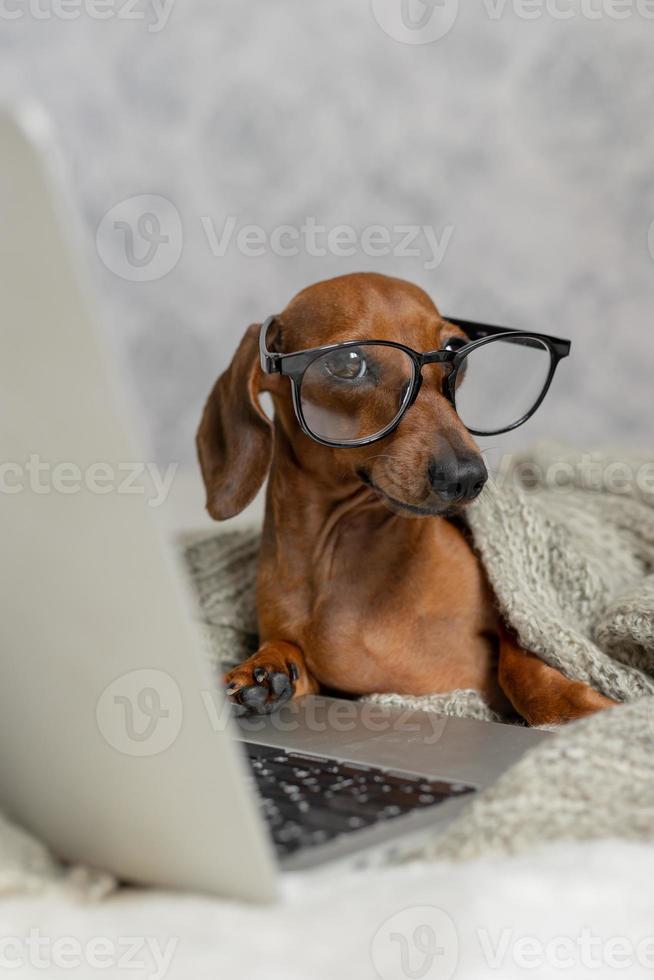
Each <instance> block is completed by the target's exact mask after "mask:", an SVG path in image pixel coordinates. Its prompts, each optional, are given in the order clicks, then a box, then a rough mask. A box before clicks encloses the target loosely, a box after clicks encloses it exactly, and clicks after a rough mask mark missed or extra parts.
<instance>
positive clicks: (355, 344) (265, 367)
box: [259, 314, 571, 449]
mask: <svg viewBox="0 0 654 980" xmlns="http://www.w3.org/2000/svg"><path fill="white" fill-rule="evenodd" d="M276 316H277V314H273V315H272V316H269V317H267V318H266V319H265V320H264V322H263V323H262V324H261V330H260V332H259V359H260V362H261V370H262V371H263V372H264V374H281V375H283V376H284V377H287V378H290V381H291V395H292V399H293V409H294V411H295V416H296V418H297V420H298V423H299V425H300V428H301V429H302V431H303V432H304V434H305V435H307V436H309V438H310V439H313V440H314V442H318V443H320V444H321V445H323V446H331V447H335V448H338V449H355V448H356V447H357V446H368V445H370V444H371V443H373V442H378V441H379V440H380V439H384V438H385V437H386V436H388V435H390V434H391V433H392V432H394V431H395V430H396V429H397V427H398V425H399V424H400V422H401V421H402V418H403V416H404V413H405V412H406V411H407V410H408V409H409V408H411V406H412V405H413V403H414V402H415V400H416V398H417V397H418V394H419V393H420V388H421V386H422V369H423V367H425V365H427V364H446V365H449V366H450V370H449V371H448V373H447V374H446V375H445V378H444V379H443V394H444V396H445V397H446V398H447V400H448V401H449V402H450V404H451V405H452V407H453V408H454V411H456V392H455V389H456V378H457V375H458V372H459V370H460V368H461V365H462V364H464V363H465V360H466V358H467V356H468V355H469V354H470V353H472V351H474V350H477V349H478V348H480V347H483V346H484V345H485V344H488V343H491V342H492V341H494V340H497V339H498V338H500V337H503V338H504V339H506V340H508V341H509V342H511V343H516V344H523V345H524V346H526V347H528V346H535V345H536V344H537V345H538V346H539V347H540V346H541V345H542V346H544V347H546V348H547V350H548V351H549V354H550V369H549V373H548V375H547V378H546V380H545V384H544V386H543V390H542V391H541V393H540V396H539V398H538V399H537V401H536V402H535V404H534V405H532V407H531V409H530V410H529V411H528V412H527V413H526V414H525V415H523V416H522V418H520V419H518V421H517V422H513V423H512V424H511V425H507V426H506V427H505V428H503V429H492V430H489V431H483V430H480V429H471V428H469V427H468V426H466V428H467V429H468V432H470V433H471V434H472V435H474V436H496V435H501V434H502V433H504V432H511V431H512V430H513V429H517V428H518V427H519V426H521V425H524V423H525V422H527V421H528V420H529V419H530V418H531V417H532V415H533V414H534V413H535V412H536V411H537V410H538V408H539V407H540V405H541V404H542V402H543V399H544V398H545V396H546V394H547V392H548V390H549V387H550V385H551V383H552V378H553V377H554V373H555V371H556V369H557V367H558V365H559V362H560V361H562V360H563V358H564V357H567V356H568V354H569V353H570V347H571V341H569V340H564V339H563V338H561V337H552V336H550V335H549V334H544V333H534V332H533V331H531V330H512V329H511V328H509V327H498V326H494V325H492V324H490V323H478V322H477V321H475V320H461V319H459V318H458V317H451V316H448V317H445V318H444V319H445V320H446V322H447V323H451V324H453V325H454V326H455V327H459V328H460V329H461V330H463V332H464V333H466V334H467V335H468V336H469V337H470V338H471V340H470V342H469V343H467V344H465V343H464V344H463V346H462V347H457V348H453V349H449V348H443V349H439V350H431V351H424V352H422V353H420V351H416V350H414V349H413V348H412V347H407V346H406V344H401V343H399V342H398V341H395V340H346V341H343V342H341V343H336V344H324V345H323V346H322V347H311V348H309V349H307V350H300V351H293V352H292V353H288V354H278V353H276V352H275V351H270V350H268V347H267V346H266V336H267V334H268V330H269V329H270V326H271V324H272V323H273V322H274V321H275V319H276ZM371 345H375V346H381V347H395V348H397V350H401V351H403V352H404V353H405V354H407V355H408V357H409V358H410V359H411V363H412V365H413V374H412V377H411V383H410V385H409V387H408V389H407V393H406V395H405V396H404V399H403V401H402V404H401V405H400V408H399V409H398V412H397V414H396V416H395V418H394V419H393V420H392V422H390V423H389V424H388V425H387V426H386V427H385V428H384V429H381V430H380V431H379V432H378V433H376V434H375V435H373V436H366V437H365V438H363V439H352V440H347V441H345V442H341V441H339V440H336V439H324V438H322V437H321V436H318V435H316V434H315V433H314V432H312V431H311V429H310V428H309V426H308V425H307V422H306V419H305V417H304V412H303V411H302V399H301V389H302V379H303V377H304V373H305V371H306V370H307V368H308V367H309V366H310V365H311V364H312V363H313V362H314V361H315V360H317V359H318V358H319V357H322V356H323V354H326V353H328V352H329V351H332V350H347V349H349V348H360V347H369V346H371Z"/></svg>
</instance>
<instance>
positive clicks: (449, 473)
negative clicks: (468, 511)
mask: <svg viewBox="0 0 654 980" xmlns="http://www.w3.org/2000/svg"><path fill="white" fill-rule="evenodd" d="M487 479H488V470H487V469H486V466H485V464H484V461H483V459H482V458H481V456H464V457H453V458H452V459H450V460H446V461H443V460H438V459H434V460H432V461H431V463H430V464H429V482H430V484H431V487H432V489H433V490H434V491H435V492H436V493H437V494H438V495H439V497H442V498H443V500H446V501H447V502H448V503H466V502H467V501H469V500H474V499H475V497H478V496H479V494H480V493H481V491H482V490H483V488H484V484H485V483H486V480H487Z"/></svg>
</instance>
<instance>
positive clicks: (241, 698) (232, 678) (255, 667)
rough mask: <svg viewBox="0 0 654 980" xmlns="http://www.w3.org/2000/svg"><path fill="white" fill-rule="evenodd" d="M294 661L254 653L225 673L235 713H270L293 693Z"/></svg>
mask: <svg viewBox="0 0 654 980" xmlns="http://www.w3.org/2000/svg"><path fill="white" fill-rule="evenodd" d="M299 676H300V672H299V669H298V667H297V664H295V663H294V662H293V661H292V660H291V661H288V662H279V663H272V662H271V660H270V658H269V657H261V656H259V655H258V654H255V655H254V656H253V657H250V659H249V660H246V661H245V663H243V664H240V665H239V666H238V667H235V668H234V669H233V670H230V671H229V672H228V673H227V674H225V685H226V687H227V697H228V699H229V702H230V704H231V705H232V710H233V712H234V714H235V715H269V714H270V713H271V712H273V711H276V710H277V708H279V707H281V705H282V704H284V703H285V702H286V701H290V699H291V698H292V697H293V695H294V693H295V688H296V682H297V680H298V677H299Z"/></svg>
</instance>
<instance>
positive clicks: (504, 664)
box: [197, 274, 614, 725]
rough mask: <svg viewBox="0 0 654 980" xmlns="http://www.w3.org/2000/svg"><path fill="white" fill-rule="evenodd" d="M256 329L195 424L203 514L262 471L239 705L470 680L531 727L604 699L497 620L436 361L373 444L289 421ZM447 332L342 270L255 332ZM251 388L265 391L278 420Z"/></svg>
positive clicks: (408, 297) (238, 497)
mask: <svg viewBox="0 0 654 980" xmlns="http://www.w3.org/2000/svg"><path fill="white" fill-rule="evenodd" d="M259 332H260V327H259V325H258V324H253V325H252V326H250V327H249V328H248V329H247V330H246V332H245V335H244V337H243V339H242V341H241V343H240V346H239V347H238V349H237V351H236V353H235V355H234V358H233V360H232V363H231V365H230V366H229V368H228V369H227V371H225V373H224V374H223V375H221V377H220V378H219V379H218V381H217V382H216V384H215V386H214V388H213V390H212V392H211V394H210V395H209V399H208V401H207V403H206V406H205V409H204V414H203V418H202V421H201V424H200V427H199V430H198V436H197V446H198V453H199V459H200V466H201V470H202V475H203V479H204V483H205V487H206V493H207V509H208V511H209V514H210V515H211V516H212V517H213V518H215V519H216V520H225V519H227V518H230V517H232V516H234V515H235V514H237V513H239V512H240V511H241V510H242V509H243V508H244V507H245V506H246V505H247V504H248V503H249V502H250V501H251V500H252V499H253V498H254V496H255V495H256V493H257V491H258V490H259V489H260V487H261V485H262V483H263V481H264V479H265V477H266V475H268V487H267V497H266V514H265V521H264V527H263V536H262V543H261V552H260V556H259V565H258V575H257V615H258V624H259V635H260V647H259V649H258V651H257V652H256V653H255V654H253V655H252V656H251V657H249V658H248V659H247V660H246V661H245V662H244V663H242V664H241V665H240V666H238V667H236V668H235V669H234V670H230V671H229V672H228V673H227V675H226V676H225V682H226V685H227V691H228V694H229V696H230V700H231V702H232V703H233V705H234V706H235V709H236V711H237V713H268V712H270V711H272V710H274V709H275V708H276V707H277V706H278V705H280V704H282V703H283V702H284V701H286V700H288V699H289V698H291V697H298V696H301V695H304V694H307V693H316V692H318V691H319V690H321V689H323V690H325V689H327V690H331V691H335V692H340V693H342V694H345V695H349V696H356V695H364V694H370V693H372V692H398V693H400V694H407V695H421V694H434V693H441V692H448V691H452V690H455V689H460V688H474V689H475V690H477V691H479V692H480V694H481V695H482V697H483V698H484V699H485V701H486V702H487V703H488V704H489V705H490V707H491V708H493V709H494V710H496V711H498V712H499V713H500V714H501V715H503V716H511V715H514V716H515V715H516V714H517V715H518V716H521V717H522V718H523V719H525V720H526V721H527V722H528V723H529V724H531V725H543V724H557V723H561V722H566V721H569V720H572V719H576V718H580V717H583V716H585V715H589V714H592V713H593V712H595V711H598V710H600V709H602V708H606V707H608V706H610V705H611V704H613V703H614V702H612V701H610V700H609V699H608V698H606V697H604V696H603V695H602V694H600V693H599V692H597V691H595V690H593V689H592V688H590V687H589V686H587V685H586V684H584V683H581V682H579V681H574V680H571V679H569V678H568V677H565V676H564V675H563V674H562V673H560V672H559V671H557V670H555V669H554V668H552V667H550V666H548V665H547V664H545V663H544V662H543V661H542V660H540V659H539V658H538V657H537V656H535V655H534V654H532V653H529V652H528V651H526V650H524V649H522V648H521V647H520V645H519V643H518V642H517V641H516V639H515V638H514V637H513V636H512V635H511V633H510V632H509V631H508V629H507V628H506V627H505V626H504V624H503V623H502V621H501V619H500V616H499V613H498V611H497V608H496V604H495V602H494V597H493V595H492V594H491V591H490V587H489V584H488V582H487V580H486V577H485V574H484V570H483V568H482V565H481V563H480V561H479V558H478V557H477V556H476V554H475V552H474V551H473V549H472V547H471V543H470V540H469V537H468V535H467V533H466V530H465V526H464V524H463V522H462V521H460V519H459V518H458V517H457V513H458V512H459V511H460V510H461V508H463V507H465V505H466V503H468V502H469V501H470V500H472V499H473V498H474V497H475V496H477V495H478V493H479V492H480V490H481V488H482V487H483V485H484V482H485V481H486V478H487V473H486V468H485V465H484V462H483V460H482V456H481V453H480V451H479V449H478V447H477V445H476V443H475V442H474V440H473V438H472V436H471V435H470V433H469V432H468V430H467V429H466V428H465V427H464V425H463V423H462V421H461V420H460V418H459V417H458V415H457V413H456V411H455V409H454V407H453V405H452V403H451V401H450V400H448V399H447V398H446V397H445V396H444V394H443V376H444V366H443V364H440V363H433V364H428V365H426V366H425V368H424V370H423V372H422V385H421V388H420V392H419V395H418V396H417V397H416V399H415V402H414V403H413V404H412V405H411V406H410V408H408V410H407V411H406V412H405V414H404V415H403V417H402V419H401V422H400V423H399V425H397V427H396V428H395V429H394V430H393V431H392V432H389V434H388V435H386V436H385V437H384V438H383V439H381V440H380V441H377V442H371V443H370V444H361V445H355V446H345V447H343V446H332V445H329V446H328V445H324V444H322V443H320V442H318V441H316V440H315V439H314V438H311V437H310V436H309V435H307V434H306V433H305V432H304V431H302V428H301V427H300V425H299V424H298V421H297V417H296V411H295V409H294V406H293V403H292V398H291V384H290V381H289V379H288V378H287V377H283V376H282V375H280V374H278V373H273V374H266V373H264V371H263V370H262V368H261V364H260V360H259ZM459 338H461V339H462V340H463V341H466V342H467V340H468V338H467V337H466V335H465V334H464V333H463V332H462V331H461V330H460V329H459V328H458V327H457V326H455V325H453V324H452V323H450V322H448V321H447V320H445V319H444V318H443V317H442V316H441V315H440V313H439V311H438V309H437V308H436V306H435V305H434V303H433V302H432V301H431V299H430V298H429V297H428V296H427V295H426V293H424V292H423V291H422V290H421V289H419V288H418V287H416V286H414V285H411V284H410V283H408V282H405V281H402V280H399V279H394V278H390V277H386V276H381V275H377V274H355V275H347V276H341V277H338V278H335V279H331V280H327V281H325V282H320V283H317V284H316V285H313V286H310V287H308V288H307V289H304V290H303V291H302V292H300V293H299V294H298V295H297V296H296V297H295V298H294V299H293V300H292V301H291V302H290V303H289V305H288V306H287V307H286V309H285V310H284V311H283V313H281V314H279V315H278V316H276V317H275V318H274V320H273V321H272V323H271V325H270V329H269V333H268V341H267V343H268V345H269V348H270V350H274V351H278V352H280V353H284V352H287V353H288V352H296V351H302V350H306V349H309V348H315V347H318V346H322V345H325V344H331V343H341V342H345V341H358V342H362V341H365V340H371V339H373V340H381V341H384V340H386V341H396V342H397V341H399V342H401V343H402V344H405V345H406V346H407V347H411V348H412V349H413V350H415V351H435V350H437V349H438V350H442V349H445V348H446V347H447V345H448V344H450V343H451V342H452V341H453V340H457V339H459ZM459 343H461V340H459ZM348 370H350V368H348ZM262 391H267V392H269V393H270V395H271V396H272V401H273V404H274V419H273V421H271V420H270V419H269V418H268V416H267V415H266V414H265V413H264V411H263V410H262V408H261V406H260V404H259V401H258V396H259V394H260V392H262Z"/></svg>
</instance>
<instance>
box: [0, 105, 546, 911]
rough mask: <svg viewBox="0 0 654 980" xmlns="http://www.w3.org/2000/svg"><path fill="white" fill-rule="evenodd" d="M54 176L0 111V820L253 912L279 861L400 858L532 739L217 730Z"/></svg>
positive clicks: (345, 730)
mask: <svg viewBox="0 0 654 980" xmlns="http://www.w3.org/2000/svg"><path fill="white" fill-rule="evenodd" d="M58 160H59V158H58V156H57V154H56V151H55V149H54V146H53V143H52V139H51V135H50V132H49V128H48V124H47V121H46V120H45V118H44V117H43V115H42V114H41V112H40V111H39V110H38V109H37V108H35V107H27V108H23V109H20V110H18V111H16V112H14V113H5V114H4V115H3V116H2V118H1V119H0V202H1V207H0V213H1V215H2V221H1V223H0V283H1V290H0V302H1V303H2V315H1V317H0V331H1V333H2V356H1V357H0V525H1V526H0V540H1V542H2V552H1V554H2V558H1V561H0V596H1V599H0V602H1V603H2V613H1V615H0V649H1V650H2V657H3V660H4V663H3V672H2V673H3V682H2V685H1V686H0V807H1V808H2V810H3V811H4V812H5V813H6V814H7V815H8V816H9V817H11V818H12V819H13V820H15V821H16V822H18V823H19V824H21V825H22V826H24V827H26V828H27V829H29V830H30V831H32V832H34V833H35V834H37V835H38V836H39V837H41V838H42V839H43V840H45V841H46V842H47V843H48V844H49V845H50V846H51V847H52V849H53V850H54V851H55V853H56V854H58V855H59V856H60V857H62V858H63V859H66V860H69V861H74V862H84V863H85V864H88V865H91V866H95V867H98V868H104V869H107V870H109V871H112V872H114V873H115V874H116V875H118V876H119V877H120V878H121V879H123V880H126V881H134V882H141V883H148V884H154V885H160V886H172V887H179V888H187V889H195V890H203V891H207V892H211V893H215V894H221V895H228V896H233V897H239V898H247V899H257V900H269V899H271V898H272V897H273V896H274V894H275V883H276V879H277V875H278V873H279V871H280V870H282V869H286V868H288V869H290V868H293V869H298V868H309V867H316V866H318V865H321V864H324V863H325V862H328V861H333V860H347V861H357V862H361V863H366V862H368V861H375V860H383V859H386V858H388V856H389V855H391V854H393V853H400V852H402V851H403V850H404V849H408V848H411V847H413V846H415V844H416V842H417V841H418V839H419V838H420V837H421V836H424V835H425V834H434V833H435V832H436V831H437V830H439V829H440V828H443V827H445V826H446V825H447V824H448V823H449V822H450V821H452V820H454V819H455V818H456V817H457V814H458V813H459V812H460V811H461V809H462V808H463V807H465V806H466V805H467V804H468V802H469V801H470V800H471V799H472V798H473V797H474V793H475V792H476V791H477V790H478V789H480V788H482V787H484V786H486V785H487V784H489V783H490V782H492V781H493V780H494V779H496V778H497V777H498V775H499V774H500V773H501V772H502V771H503V770H504V769H505V768H506V767H508V766H509V765H511V764H512V763H513V762H514V761H516V759H518V758H519V757H520V755H521V754H522V753H523V752H524V751H525V750H526V749H528V748H529V747H530V746H532V745H535V744H536V743H537V742H539V741H540V740H541V739H542V738H545V737H546V736H545V735H544V734H543V733H540V732H535V731H530V730H527V729H521V728H514V727H510V726H502V725H496V724H488V723H482V722H475V721H469V720H462V719H454V718H452V719H443V718H439V717H437V716H435V715H433V714H429V713H425V712H419V711H413V712H407V711H404V710H402V709H399V708H392V707H382V706H379V705H371V704H363V703H360V702H354V701H346V700H340V699H334V698H323V697H311V698H305V699H303V700H302V701H299V702H297V703H294V704H290V705H287V706H286V707H284V708H283V709H282V711H280V712H279V713H278V714H276V715H273V716H270V717H266V718H257V719H254V720H251V721H247V720H241V719H239V721H238V726H237V723H236V722H235V721H234V720H233V719H231V718H230V716H229V708H228V706H227V705H226V703H225V701H224V700H223V696H222V692H221V690H220V685H219V684H218V683H217V681H216V678H215V677H213V676H212V674H211V672H210V671H209V669H208V667H207V662H206V659H205V655H204V653H203V651H202V648H201V644H200V641H199V636H198V634H197V632H196V628H195V626H194V620H193V617H194V609H193V607H192V604H191V599H190V597H189V595H188V594H187V586H186V584H185V581H184V578H183V576H182V575H181V573H180V570H179V568H178V567H177V566H176V563H175V559H174V554H173V553H172V550H171V549H170V548H167V547H166V546H165V542H164V539H163V535H162V533H161V531H160V529H159V527H158V526H157V524H156V520H155V515H154V512H153V509H152V508H149V507H148V506H147V503H146V500H145V496H144V494H143V493H138V492H130V491H128V489H127V488H126V486H125V474H126V472H128V471H129V467H130V466H132V472H133V470H134V464H135V463H139V462H140V461H143V456H142V455H141V454H140V452H139V450H138V448H136V447H135V445H134V443H133V442H132V441H131V440H130V439H129V438H128V435H127V430H126V427H125V426H124V423H123V419H122V418H121V412H119V411H118V408H121V409H123V407H124V404H125V399H124V397H121V398H120V399H119V400H118V401H116V400H115V391H116V388H115V384H114V383H113V381H110V377H109V375H110V373H111V372H110V367H111V359H110V358H109V357H108V355H107V353H106V351H105V350H104V349H103V345H102V343H101V334H100V330H99V326H98V324H97V323H96V321H95V318H94V315H93V313H92V312H91V311H92V306H91V305H90V304H89V297H88V295H87V288H86V287H87V283H86V277H85V275H84V271H83V270H84V265H85V262H84V257H83V249H82V248H81V247H80V240H78V238H77V235H76V231H75V230H74V226H75V221H74V209H73V208H72V207H71V206H70V202H69V201H68V200H67V199H66V196H65V182H64V181H62V175H61V172H60V170H61V168H60V164H59V162H58ZM192 519H193V515H189V520H190V521H192Z"/></svg>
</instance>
